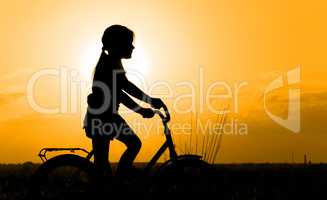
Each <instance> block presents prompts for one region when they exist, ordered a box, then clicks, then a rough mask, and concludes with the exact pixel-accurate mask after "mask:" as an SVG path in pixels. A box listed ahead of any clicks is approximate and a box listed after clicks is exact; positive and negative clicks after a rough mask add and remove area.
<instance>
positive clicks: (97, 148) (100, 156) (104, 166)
mask: <svg viewBox="0 0 327 200" xmlns="http://www.w3.org/2000/svg"><path fill="white" fill-rule="evenodd" d="M109 143H110V140H109V139H105V138H101V137H96V138H94V139H92V146H93V151H94V164H95V167H96V169H97V171H98V172H100V174H102V175H103V174H105V173H106V172H108V173H110V171H107V170H110V165H109Z"/></svg>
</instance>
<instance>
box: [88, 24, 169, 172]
mask: <svg viewBox="0 0 327 200" xmlns="http://www.w3.org/2000/svg"><path fill="white" fill-rule="evenodd" d="M133 39H134V33H133V31H131V30H130V29H128V28H127V27H125V26H121V25H112V26H110V27H108V28H107V29H106V30H105V31H104V34H103V36H102V44H103V47H102V52H101V55H100V58H99V61H98V63H97V65H96V68H95V72H94V77H93V84H92V93H91V94H90V95H88V98H87V103H88V108H87V113H86V116H85V120H84V129H85V132H86V135H87V136H88V137H89V138H91V139H92V145H93V149H94V163H95V165H96V167H97V169H98V170H100V171H101V172H105V171H106V169H109V168H108V166H109V161H108V152H109V142H110V140H112V139H117V140H119V141H120V142H122V143H124V144H125V145H126V147H127V149H126V151H125V152H124V153H123V155H122V156H121V158H120V160H119V163H118V168H117V173H118V174H128V173H129V172H130V171H131V169H133V167H132V166H133V161H134V159H135V157H136V156H137V154H138V152H139V150H140V148H141V141H140V139H139V138H138V136H137V135H136V134H135V133H134V132H133V130H132V129H131V128H130V127H129V126H128V124H127V123H126V121H125V120H124V119H123V118H122V117H121V116H120V115H119V113H118V107H119V104H120V103H122V104H124V105H125V106H126V107H128V108H129V109H131V110H133V111H135V112H137V113H139V114H141V115H142V116H143V117H144V118H151V117H153V116H154V112H153V110H152V109H150V108H143V107H141V106H140V105H138V104H137V103H136V102H135V101H134V100H133V99H131V98H130V97H129V95H131V96H133V97H136V98H137V99H139V100H142V101H144V102H146V103H149V104H150V105H151V106H152V107H153V108H156V109H160V108H161V107H162V106H163V105H164V103H163V102H162V101H161V99H158V98H152V97H150V96H149V95H147V94H145V93H144V92H143V91H141V90H140V89H139V88H138V87H137V86H135V85H134V84H133V83H131V82H130V81H129V80H128V79H127V77H126V75H125V74H126V73H125V70H124V68H123V65H122V62H121V59H129V58H131V57H132V52H133V49H134V46H133ZM128 94H129V95H128Z"/></svg>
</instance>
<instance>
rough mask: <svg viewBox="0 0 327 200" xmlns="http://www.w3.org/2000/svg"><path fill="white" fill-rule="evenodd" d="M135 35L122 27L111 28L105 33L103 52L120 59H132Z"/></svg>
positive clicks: (114, 26) (113, 26)
mask: <svg viewBox="0 0 327 200" xmlns="http://www.w3.org/2000/svg"><path fill="white" fill-rule="evenodd" d="M133 39H134V33H133V31H131V30H130V29H128V28H127V27H125V26H121V25H112V26H109V27H108V28H107V29H106V30H105V31H104V33H103V36H102V44H103V47H102V49H103V50H107V51H108V52H109V54H112V55H115V56H117V57H119V58H131V57H132V52H133V49H134V46H133Z"/></svg>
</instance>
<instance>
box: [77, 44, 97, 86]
mask: <svg viewBox="0 0 327 200" xmlns="http://www.w3.org/2000/svg"><path fill="white" fill-rule="evenodd" d="M100 54H101V47H100V46H99V45H97V44H94V45H88V46H87V47H86V48H84V49H83V51H82V52H81V56H80V61H79V62H80V65H81V67H80V70H79V71H80V75H81V78H82V79H84V80H86V81H90V80H91V79H92V75H93V70H94V68H95V66H96V64H97V62H98V59H99V57H100Z"/></svg>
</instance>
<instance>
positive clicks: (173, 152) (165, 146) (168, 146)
mask: <svg viewBox="0 0 327 200" xmlns="http://www.w3.org/2000/svg"><path fill="white" fill-rule="evenodd" d="M163 109H164V111H165V115H164V114H163V113H162V112H161V111H159V110H155V111H154V112H155V114H158V115H159V117H160V118H161V120H162V123H163V126H164V134H165V137H166V141H165V142H164V143H163V144H162V145H161V147H160V148H159V150H158V151H157V152H156V153H155V154H154V156H153V157H152V159H151V160H150V162H149V163H148V164H147V165H146V167H145V172H149V171H150V170H151V169H152V167H153V166H154V165H155V164H156V163H157V161H158V160H159V158H160V157H161V156H162V154H163V153H164V152H165V151H166V150H167V149H169V155H170V159H171V161H172V162H175V161H176V159H177V153H176V150H175V146H174V142H173V138H172V136H171V132H170V129H169V127H168V122H169V121H170V114H169V112H168V109H167V107H166V106H164V107H163ZM54 151H70V152H72V153H75V151H81V152H84V153H86V154H87V156H86V159H87V160H90V159H91V158H92V156H93V155H94V150H92V151H90V152H88V151H87V150H85V149H82V148H43V149H41V151H40V152H39V155H38V156H39V157H40V158H41V160H42V162H45V161H47V160H48V159H47V157H46V154H47V152H54Z"/></svg>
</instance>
